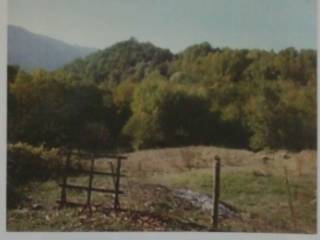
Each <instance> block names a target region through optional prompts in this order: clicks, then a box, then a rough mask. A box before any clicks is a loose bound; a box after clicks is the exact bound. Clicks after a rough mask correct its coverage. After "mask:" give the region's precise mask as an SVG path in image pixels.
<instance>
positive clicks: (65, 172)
mask: <svg viewBox="0 0 320 240" xmlns="http://www.w3.org/2000/svg"><path fill="white" fill-rule="evenodd" d="M71 152H72V151H71V150H69V151H68V153H67V157H66V162H65V167H64V170H63V180H62V188H61V199H60V208H62V207H63V206H64V205H65V203H66V202H67V190H66V186H67V178H68V172H69V168H70V157H71Z"/></svg>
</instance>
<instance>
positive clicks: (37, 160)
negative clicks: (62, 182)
mask: <svg viewBox="0 0 320 240" xmlns="http://www.w3.org/2000/svg"><path fill="white" fill-rule="evenodd" d="M7 150H8V158H7V200H8V201H7V202H8V207H14V206H16V205H17V204H18V203H19V202H20V201H21V200H22V199H23V198H24V193H23V192H22V191H21V186H23V185H24V184H26V183H28V182H29V181H32V180H45V179H48V178H50V177H54V176H57V175H59V173H60V172H61V171H60V169H61V168H60V166H61V160H60V159H61V158H59V152H58V149H46V148H45V147H43V146H38V147H34V146H32V145H29V144H26V143H20V142H19V143H16V144H9V145H8V149H7Z"/></svg>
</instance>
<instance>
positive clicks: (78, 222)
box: [7, 146, 316, 233]
mask: <svg viewBox="0 0 320 240" xmlns="http://www.w3.org/2000/svg"><path fill="white" fill-rule="evenodd" d="M216 155H218V156H219V157H220V158H221V159H222V169H221V171H222V172H221V200H222V201H224V202H226V203H228V204H230V205H232V206H233V207H234V208H236V209H238V211H239V214H240V217H238V218H223V219H222V218H221V219H220V220H221V221H220V225H219V231H242V232H299V233H315V231H316V153H315V151H302V152H299V153H292V152H288V151H284V150H283V151H276V152H272V151H264V152H257V153H253V152H250V151H246V150H236V149H224V148H217V147H201V146H199V147H192V146H191V147H185V148H170V149H159V150H155V149H153V150H145V151H139V152H134V153H129V154H128V160H125V162H124V172H125V174H126V175H127V178H124V179H122V180H121V181H122V182H121V187H122V189H123V190H124V191H125V193H126V194H125V195H124V196H123V197H122V198H121V199H120V201H121V206H122V208H124V209H127V210H128V211H121V212H114V211H111V210H108V207H111V206H112V201H113V199H112V196H110V195H109V196H105V195H104V194H94V195H93V202H94V203H96V204H100V205H99V206H97V207H96V209H94V212H93V214H92V216H88V214H87V213H86V212H82V211H81V209H80V208H76V209H74V208H63V209H61V210H59V209H58V206H57V204H56V202H55V201H56V200H57V199H58V198H59V195H60V189H59V187H58V185H57V181H56V180H50V181H47V182H42V183H39V182H35V183H32V184H29V185H28V186H26V187H25V188H24V189H23V190H24V192H25V193H26V194H27V195H28V200H27V201H25V202H24V203H22V204H21V206H20V207H19V208H17V209H10V210H9V211H8V216H7V217H8V221H7V229H8V230H9V231H209V230H210V229H211V220H210V212H204V211H203V210H201V209H200V208H198V207H195V206H193V205H191V204H190V203H188V202H187V201H186V200H183V199H179V198H177V197H176V196H175V195H174V191H175V189H191V190H193V191H194V192H200V193H204V194H211V191H212V160H213V159H214V156H216ZM97 168H99V169H100V170H105V169H106V168H107V165H106V164H105V161H99V162H98V164H97ZM285 169H287V174H285ZM87 181H88V177H87V176H81V175H79V176H74V177H72V178H71V179H70V182H74V183H77V184H84V185H85V184H87ZM110 184H112V182H111V180H110V179H109V180H106V179H105V178H103V177H97V178H95V181H94V185H95V186H99V187H107V186H110ZM68 197H70V198H72V199H73V200H75V201H82V202H84V201H85V197H86V196H85V193H81V192H70V193H69V195H68Z"/></svg>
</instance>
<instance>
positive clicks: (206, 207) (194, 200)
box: [173, 189, 239, 218]
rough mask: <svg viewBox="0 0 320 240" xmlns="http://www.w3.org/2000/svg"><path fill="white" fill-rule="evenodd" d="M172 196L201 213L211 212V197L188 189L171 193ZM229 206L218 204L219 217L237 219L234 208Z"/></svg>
mask: <svg viewBox="0 0 320 240" xmlns="http://www.w3.org/2000/svg"><path fill="white" fill-rule="evenodd" d="M173 193H174V195H175V196H176V197H178V198H181V199H184V200H187V201H188V202H190V203H191V204H192V205H193V206H195V207H200V208H201V209H202V210H203V211H210V212H211V211H212V209H213V204H212V197H211V196H209V195H207V194H203V193H198V192H194V191H192V190H190V189H178V190H176V191H174V192H173ZM230 206H231V205H230V204H226V203H224V202H221V201H220V202H219V215H220V216H222V217H225V218H232V217H239V213H238V212H237V211H236V209H235V208H234V207H232V208H231V207H230Z"/></svg>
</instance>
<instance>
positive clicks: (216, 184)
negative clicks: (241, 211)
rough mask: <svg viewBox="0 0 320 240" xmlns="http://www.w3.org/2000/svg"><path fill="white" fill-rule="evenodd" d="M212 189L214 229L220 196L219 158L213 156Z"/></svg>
mask: <svg viewBox="0 0 320 240" xmlns="http://www.w3.org/2000/svg"><path fill="white" fill-rule="evenodd" d="M212 171H213V172H212V173H213V179H212V180H213V184H212V186H213V189H212V195H213V196H212V200H213V211H212V226H213V229H214V230H217V228H218V217H219V196H220V158H219V157H218V156H216V157H215V161H214V163H213V169H212Z"/></svg>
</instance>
